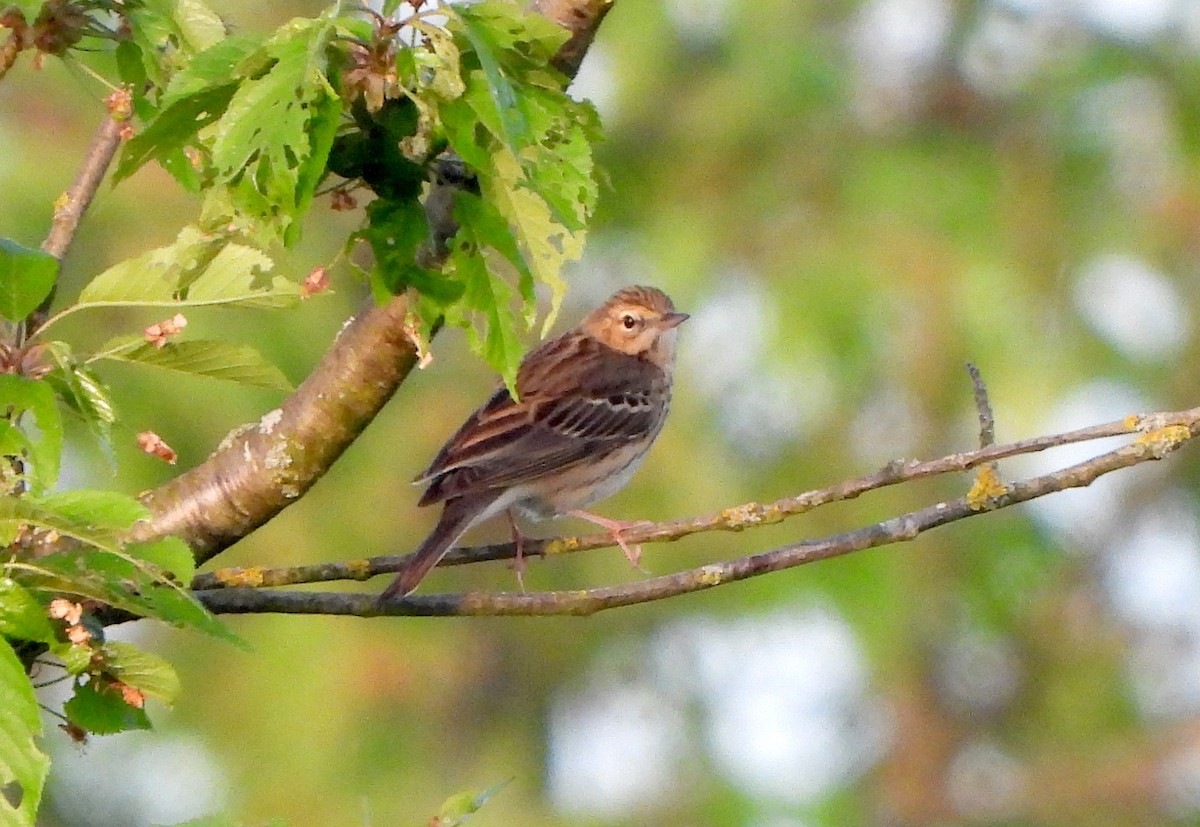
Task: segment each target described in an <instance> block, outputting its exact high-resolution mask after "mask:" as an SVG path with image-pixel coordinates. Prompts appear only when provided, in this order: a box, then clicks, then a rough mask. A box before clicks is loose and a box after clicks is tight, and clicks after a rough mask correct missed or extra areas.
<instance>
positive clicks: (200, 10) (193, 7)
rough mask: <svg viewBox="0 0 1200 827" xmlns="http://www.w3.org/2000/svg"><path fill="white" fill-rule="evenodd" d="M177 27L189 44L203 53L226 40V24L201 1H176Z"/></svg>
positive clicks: (175, 16)
mask: <svg viewBox="0 0 1200 827" xmlns="http://www.w3.org/2000/svg"><path fill="white" fill-rule="evenodd" d="M174 7H175V8H174V15H173V17H174V19H175V25H177V26H178V27H179V31H180V33H181V34H182V35H183V37H184V39H185V40H186V41H187V44H188V45H189V46H191V47H192V48H193V49H195V50H196V51H198V52H199V51H202V50H204V49H207V48H209V47H211V46H213V45H214V44H216V43H219V42H220V41H222V40H223V39H224V38H225V23H224V22H222V20H221V18H220V16H219V15H218V14H217V13H216V12H215V11H213V10H212V9H210V8H209V7H208V6H206V5H204V4H203V3H201V2H200V0H174Z"/></svg>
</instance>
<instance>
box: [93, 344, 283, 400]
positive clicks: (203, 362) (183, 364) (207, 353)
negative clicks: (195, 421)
mask: <svg viewBox="0 0 1200 827" xmlns="http://www.w3.org/2000/svg"><path fill="white" fill-rule="evenodd" d="M103 358H105V359H110V360H114V361H118V362H136V363H138V364H142V365H150V366H151V367H156V368H162V369H163V370H172V371H176V372H178V373H187V374H191V375H193V376H208V377H211V378H213V379H224V380H227V381H230V382H238V383H240V384H243V385H251V386H253V387H258V388H268V389H270V390H281V391H289V390H291V389H292V385H291V383H290V382H288V380H287V377H286V376H284V375H283V373H282V372H281V371H280V370H279V368H277V367H275V366H274V365H272V364H271V363H270V362H268V361H267V360H266V359H264V358H263V357H262V356H261V355H260V354H259V353H258V351H256V350H255V349H254V348H252V347H250V346H249V345H235V344H229V343H227V342H210V341H203V340H196V341H185V342H169V343H168V344H167V345H165V346H164V347H161V348H157V347H155V346H154V345H152V344H150V343H149V342H146V343H144V344H142V345H139V346H138V347H137V348H134V349H133V350H129V351H118V352H116V353H112V354H109V355H106V356H104V357H103Z"/></svg>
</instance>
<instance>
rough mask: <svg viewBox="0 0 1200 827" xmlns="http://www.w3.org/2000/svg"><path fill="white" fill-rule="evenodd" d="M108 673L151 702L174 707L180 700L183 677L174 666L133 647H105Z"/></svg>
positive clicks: (117, 643)
mask: <svg viewBox="0 0 1200 827" xmlns="http://www.w3.org/2000/svg"><path fill="white" fill-rule="evenodd" d="M103 651H104V671H105V672H107V673H108V674H110V675H112V676H113V677H114V678H116V679H117V680H119V681H120V682H121V683H127V684H129V685H130V686H132V687H134V688H136V689H140V690H141V691H142V692H143V693H144V694H145V695H146V697H148V698H154V699H155V700H156V701H161V702H162V703H164V704H166V705H167V706H170V705H171V704H173V703H175V699H176V698H177V697H179V676H178V675H177V674H175V670H174V668H172V666H171V664H169V663H167V662H166V661H165V660H163V659H162V658H160V657H159V656H158V655H155V654H153V653H151V652H146V651H144V650H142V649H139V648H138V647H136V646H134V645H133V644H132V643H125V642H123V641H119V640H110V641H108V642H107V643H105V644H104V650H103Z"/></svg>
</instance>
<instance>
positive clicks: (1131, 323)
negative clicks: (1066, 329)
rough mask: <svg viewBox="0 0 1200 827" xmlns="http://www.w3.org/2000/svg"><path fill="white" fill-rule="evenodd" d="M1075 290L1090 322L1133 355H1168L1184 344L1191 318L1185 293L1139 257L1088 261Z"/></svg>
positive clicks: (1152, 357) (1150, 357)
mask: <svg viewBox="0 0 1200 827" xmlns="http://www.w3.org/2000/svg"><path fill="white" fill-rule="evenodd" d="M1073 293H1074V298H1075V305H1076V307H1078V308H1079V312H1080V313H1081V314H1082V315H1083V318H1084V319H1085V320H1086V321H1087V322H1088V324H1089V325H1090V326H1091V327H1092V328H1093V329H1094V330H1095V331H1096V332H1097V333H1099V334H1100V335H1101V336H1102V337H1103V338H1104V339H1106V340H1107V341H1108V342H1109V343H1110V344H1111V345H1112V346H1113V347H1115V348H1117V349H1118V350H1120V351H1121V352H1122V353H1124V354H1125V355H1126V356H1128V357H1130V358H1132V359H1139V360H1157V359H1167V358H1170V357H1172V356H1175V355H1177V354H1178V353H1179V352H1180V350H1181V349H1182V348H1183V346H1184V345H1185V344H1187V340H1188V338H1189V334H1190V331H1191V324H1192V322H1191V318H1190V315H1189V313H1188V311H1187V308H1186V306H1185V304H1184V301H1183V297H1182V296H1180V295H1179V292H1178V290H1176V288H1175V285H1174V284H1173V283H1172V282H1171V280H1170V279H1168V278H1167V277H1166V276H1165V275H1164V274H1163V273H1161V272H1160V271H1158V270H1155V269H1154V268H1152V267H1150V266H1149V265H1147V264H1146V263H1145V262H1143V261H1141V260H1140V259H1137V258H1134V257H1132V256H1126V255H1113V254H1108V255H1103V256H1100V257H1098V258H1096V259H1094V260H1092V261H1091V262H1089V263H1088V264H1086V265H1085V266H1084V268H1083V270H1082V271H1081V272H1080V274H1079V276H1078V277H1077V278H1076V280H1075V287H1074V290H1073Z"/></svg>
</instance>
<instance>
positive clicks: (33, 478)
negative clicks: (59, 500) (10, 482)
mask: <svg viewBox="0 0 1200 827" xmlns="http://www.w3.org/2000/svg"><path fill="white" fill-rule="evenodd" d="M5 410H9V411H12V412H14V414H15V416H14V417H13V419H14V420H15V421H17V422H18V423H19V424H20V425H21V427H22V429H26V428H27V425H26V423H27V422H28V420H26V419H22V418H21V417H20V415H21V414H22V413H28V414H29V415H30V417H32V420H33V424H34V425H35V426H36V429H37V433H36V434H35V435H29V437H30V438H29V446H30V450H29V453H28V455H27V457H26V459H27V460H28V461H29V462H32V463H33V473H32V474H29V475H28V478H29V480H30V482H31V483H32V487H33V490H35V491H44V490H49V489H51V488H53V487H54V484H55V482H56V481H57V480H58V465H59V462H60V460H61V458H62V446H63V429H62V417H61V415H60V414H59V411H58V405H57V404H56V403H55V400H54V391H53V390H52V389H51V388H50V386H49V385H47V384H46V383H45V382H38V381H34V380H32V379H26V378H25V377H23V376H16V375H14V374H0V411H5Z"/></svg>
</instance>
